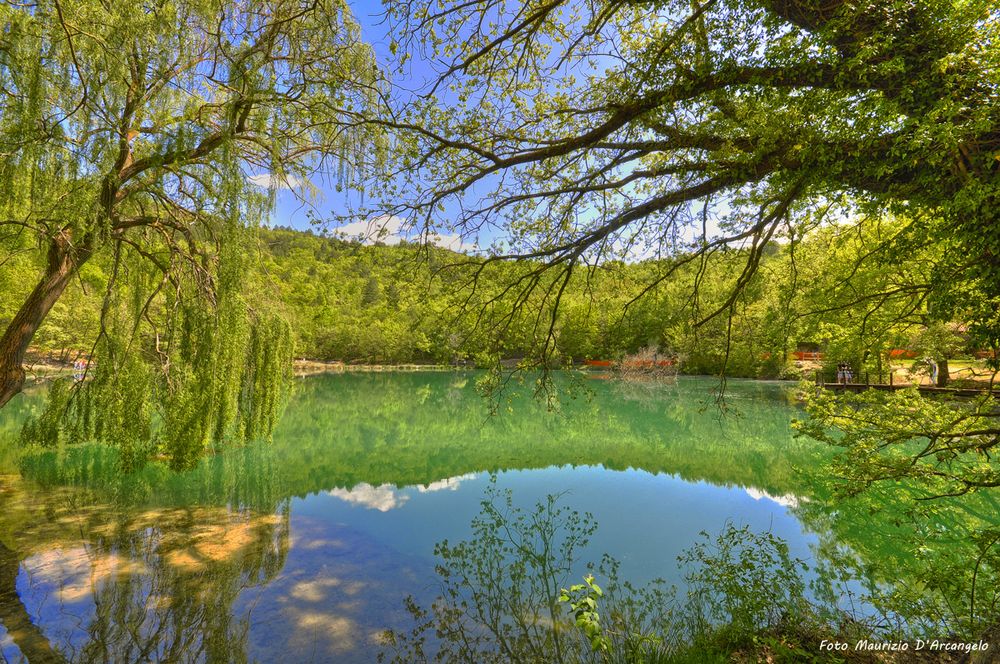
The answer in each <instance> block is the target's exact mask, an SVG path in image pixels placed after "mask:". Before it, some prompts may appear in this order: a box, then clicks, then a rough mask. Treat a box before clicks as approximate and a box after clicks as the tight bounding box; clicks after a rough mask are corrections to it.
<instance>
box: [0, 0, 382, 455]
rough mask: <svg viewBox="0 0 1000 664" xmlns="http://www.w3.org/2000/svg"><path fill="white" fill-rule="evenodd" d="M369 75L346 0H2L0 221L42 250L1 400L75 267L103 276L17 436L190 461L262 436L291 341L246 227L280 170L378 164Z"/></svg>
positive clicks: (6, 357) (3, 338)
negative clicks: (87, 340)
mask: <svg viewBox="0 0 1000 664" xmlns="http://www.w3.org/2000/svg"><path fill="white" fill-rule="evenodd" d="M381 86H382V80H381V77H380V74H379V71H378V68H377V66H376V62H375V58H374V54H373V52H372V49H371V48H370V47H369V46H368V45H366V44H365V43H364V42H363V41H362V40H361V36H360V28H359V26H358V25H357V23H356V22H355V21H354V19H353V17H352V16H351V13H350V10H349V8H348V6H347V4H346V3H345V2H344V1H343V0H310V2H306V3H303V2H301V1H300V0H245V1H243V0H241V1H240V2H233V1H232V0H164V1H162V2H154V3H134V2H100V3H98V2H93V0H58V1H54V0H38V1H37V2H31V3H0V88H2V91H3V93H2V94H0V238H16V240H17V243H18V244H17V246H18V247H19V248H21V249H23V251H24V252H27V253H30V254H31V257H32V259H33V264H34V266H35V267H36V268H37V269H36V270H35V273H34V274H33V275H32V277H31V278H32V281H33V282H34V284H35V285H34V287H33V288H31V289H30V290H27V289H26V290H25V293H24V294H23V295H21V296H20V297H19V298H18V300H19V302H17V303H14V305H13V306H11V307H8V309H9V310H10V311H12V312H13V315H12V316H11V317H10V319H9V320H5V321H3V323H4V327H3V328H2V329H0V407H2V406H3V405H4V404H5V403H7V402H8V401H9V400H10V399H12V398H13V397H14V396H15V395H16V394H17V393H18V392H20V391H21V389H22V387H23V385H24V381H25V371H24V363H25V357H26V353H27V351H28V348H29V346H30V345H31V344H32V342H33V338H34V337H35V335H36V333H37V331H38V330H39V329H40V327H41V326H42V325H43V323H44V322H45V320H46V317H47V316H48V315H49V313H50V311H51V310H52V308H53V306H54V305H55V304H56V303H57V302H58V300H59V298H60V297H61V295H62V293H63V292H64V290H65V289H66V288H67V286H68V284H70V283H72V282H73V281H74V279H76V278H78V276H79V275H80V270H81V268H82V267H83V266H84V265H86V264H88V263H91V264H92V263H97V264H99V265H100V266H101V267H102V268H104V269H105V270H106V271H107V274H108V275H109V279H108V283H107V288H106V290H105V293H104V297H103V303H102V310H101V315H100V333H99V335H98V338H97V339H96V342H95V344H94V347H93V352H92V359H93V362H94V364H93V366H92V368H91V369H90V371H89V372H88V373H89V375H88V378H87V380H84V381H82V382H77V383H72V382H57V383H55V384H54V385H53V388H52V393H51V396H50V401H49V405H48V407H47V409H46V410H45V412H43V413H41V414H40V415H39V416H38V417H37V418H36V419H34V420H32V421H31V422H30V423H29V424H28V425H26V426H25V429H24V438H25V440H26V441H28V442H33V443H37V444H47V445H52V444H58V443H61V442H80V441H86V440H101V441H104V442H107V443H109V444H112V445H115V446H116V447H117V448H118V449H119V450H120V451H121V459H122V463H123V465H124V466H126V467H135V466H136V465H137V464H140V463H142V462H143V460H145V459H147V458H149V457H150V456H151V455H162V456H164V457H165V458H167V459H169V461H170V464H171V465H172V466H173V467H175V468H183V467H187V466H190V465H191V464H192V463H194V462H195V460H196V459H197V458H198V457H199V456H200V455H202V454H203V453H204V452H205V451H206V450H207V449H209V448H210V447H211V446H212V445H214V444H216V443H218V444H223V443H225V442H233V441H240V440H247V439H249V438H260V437H266V436H268V435H269V433H270V431H271V429H272V428H273V426H274V423H275V421H276V419H277V416H278V413H279V411H280V409H281V404H282V402H283V398H284V394H285V392H286V386H287V384H288V377H289V376H288V374H289V370H290V367H289V360H290V358H291V346H290V335H289V330H288V326H287V324H285V323H284V322H283V321H282V320H281V316H280V311H279V310H278V308H276V307H275V306H273V305H272V304H270V302H269V298H268V296H267V293H266V292H265V291H266V289H264V288H263V287H262V286H261V284H257V283H250V282H248V281H247V280H248V276H247V275H249V274H252V273H253V272H254V271H253V270H249V269H247V267H248V266H247V263H246V261H248V260H249V259H250V257H251V256H252V254H253V251H252V249H253V247H252V240H253V238H254V234H255V231H254V229H255V228H257V227H258V226H259V225H260V224H262V223H264V222H265V221H266V220H267V219H268V218H269V216H270V211H271V210H272V209H273V207H274V202H275V192H276V189H277V188H278V187H279V186H280V187H284V186H289V185H291V186H294V187H296V188H297V192H298V195H299V196H300V197H303V198H305V197H308V196H309V195H310V194H311V193H312V192H314V191H315V188H314V187H313V185H312V184H310V178H312V177H316V176H317V173H318V175H319V177H321V178H322V177H327V176H331V175H333V174H334V171H335V170H336V171H337V172H339V173H340V176H341V178H346V177H348V176H349V175H350V174H351V173H354V172H355V171H357V172H358V173H360V172H362V171H364V170H366V169H368V168H375V167H376V166H377V165H378V164H379V163H380V162H381V160H382V155H384V153H385V150H386V147H387V143H386V140H385V137H384V131H383V130H382V129H380V128H377V127H367V126H364V125H363V123H361V122H359V121H358V118H359V114H361V113H363V112H367V111H368V110H369V109H372V108H374V107H379V108H380V107H381V105H382V102H381V99H382V98H383V95H382V90H381ZM262 183H263V185H262ZM5 304H7V303H6V302H5ZM81 341H82V340H81Z"/></svg>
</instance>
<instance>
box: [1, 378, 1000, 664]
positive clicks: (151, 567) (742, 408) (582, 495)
mask: <svg viewBox="0 0 1000 664" xmlns="http://www.w3.org/2000/svg"><path fill="white" fill-rule="evenodd" d="M590 387H591V389H592V393H591V395H590V396H589V397H584V396H578V398H576V399H573V400H569V401H567V402H566V403H564V404H563V406H562V407H561V409H560V410H559V412H557V413H549V412H546V410H545V407H544V406H543V405H542V404H539V403H537V402H535V401H533V400H532V399H531V397H530V394H521V395H513V396H511V399H510V401H509V404H507V405H509V407H510V409H511V413H508V414H506V415H504V416H502V417H500V418H498V419H494V420H488V419H487V417H486V405H485V404H484V403H483V402H482V400H481V399H480V397H479V395H478V394H477V392H476V390H475V381H474V376H472V375H469V376H464V375H453V374H401V375H389V374H367V375H338V376H320V377H315V378H311V379H307V380H305V381H303V382H302V383H301V385H300V389H299V390H298V393H297V394H296V396H295V398H294V400H293V401H292V403H291V404H290V406H289V409H288V411H287V413H286V415H285V417H284V419H283V420H282V422H281V424H280V426H279V428H278V430H277V431H276V432H275V439H274V442H273V444H264V443H261V444H253V445H248V446H246V447H242V448H237V449H229V450H226V451H225V452H224V453H220V454H218V455H215V456H212V457H209V458H206V459H205V460H204V461H203V462H202V463H201V464H199V466H198V467H197V468H195V469H193V470H191V471H189V472H185V473H179V474H178V473H173V472H171V471H169V470H167V469H166V468H165V467H164V466H163V465H161V464H157V463H151V464H149V465H148V466H147V467H145V468H143V469H142V470H140V471H138V472H136V473H133V474H131V475H122V474H120V473H119V472H118V471H117V457H116V454H115V452H114V450H112V449H109V448H106V447H103V446H99V445H86V446H80V447H72V448H64V449H59V450H48V451H43V452H40V453H31V454H27V455H23V454H20V453H19V452H18V451H17V450H16V449H15V448H13V447H10V446H8V447H4V446H3V445H0V473H2V474H0V506H2V509H0V547H2V548H0V577H2V578H0V623H2V625H3V628H2V629H0V647H2V648H3V654H4V655H5V656H7V657H8V658H9V659H11V658H12V659H17V655H18V653H22V654H24V655H26V656H27V657H28V658H29V659H31V661H36V660H37V661H63V660H70V661H141V660H153V661H162V660H179V661H199V660H212V661H214V660H216V659H222V660H225V661H244V660H251V659H257V660H260V661H275V660H281V659H289V658H291V659H293V660H294V661H330V660H336V661H350V660H355V661H370V660H371V659H372V656H373V650H374V649H375V647H376V645H375V640H376V636H377V634H378V633H379V632H380V631H381V630H382V629H384V628H387V627H392V628H405V626H406V625H407V621H408V620H409V617H408V615H407V614H406V612H405V610H404V608H403V604H402V598H403V597H405V596H406V595H407V594H414V595H417V596H424V597H426V596H427V594H428V593H429V592H430V593H432V592H433V589H432V588H431V579H432V578H433V569H434V559H433V557H432V555H431V551H432V549H433V544H434V542H436V541H439V540H441V539H444V538H446V537H448V538H455V539H457V538H462V537H465V536H467V532H468V524H469V522H470V520H471V518H472V516H473V515H474V514H475V513H476V512H477V511H478V509H479V500H480V499H481V497H482V488H483V485H484V483H485V482H486V477H487V476H488V473H491V472H493V473H500V475H501V481H502V482H503V483H505V486H510V487H512V488H513V489H514V491H515V495H517V496H520V497H522V498H523V499H524V501H526V502H529V503H531V502H534V501H535V500H537V499H538V498H539V497H541V496H544V495H545V493H550V492H557V491H563V490H567V491H570V492H571V493H570V494H569V496H567V500H568V501H570V502H571V503H572V504H573V506H574V507H575V508H577V509H581V510H591V511H593V512H595V514H597V520H598V522H599V524H600V526H601V529H600V531H599V535H600V536H601V539H600V540H599V541H598V543H597V544H596V546H595V550H594V551H593V552H592V553H593V555H591V558H592V559H594V560H596V559H599V556H600V553H601V552H603V551H608V552H610V553H612V554H615V555H617V556H619V557H620V558H622V559H623V565H624V566H625V567H624V569H627V570H633V571H636V570H638V571H637V572H636V578H638V579H644V578H652V577H653V576H660V575H662V576H670V575H671V573H673V572H676V565H675V560H676V556H677V554H678V553H679V552H680V551H681V550H683V549H684V548H686V547H688V546H689V545H690V544H691V542H692V541H693V539H694V538H695V537H696V536H697V533H698V532H699V531H701V530H709V531H710V532H717V531H718V529H719V528H720V527H721V526H722V525H723V524H725V523H726V522H727V521H731V522H735V523H739V524H742V523H747V524H751V525H754V526H755V527H757V526H759V527H760V528H761V529H768V528H772V529H774V531H775V532H777V533H778V534H780V535H782V536H783V537H786V538H788V539H790V540H791V542H790V543H791V545H792V548H793V553H794V554H795V555H799V556H808V555H810V552H809V547H810V545H811V546H812V547H813V554H814V556H815V557H816V558H817V559H821V560H834V559H837V558H838V557H839V558H841V559H842V558H843V557H844V555H845V552H849V555H850V556H853V557H854V559H856V560H857V568H858V569H859V570H861V569H862V568H865V569H867V568H868V567H870V566H871V565H870V563H872V561H898V562H896V563H893V564H896V567H895V568H893V569H891V570H890V571H889V573H890V574H892V573H898V574H900V575H903V574H912V573H922V572H920V570H917V569H915V567H914V562H913V561H914V557H913V556H912V555H907V554H908V549H907V545H906V543H905V541H904V539H905V537H909V536H913V535H914V534H917V535H920V534H923V535H926V534H927V532H926V531H927V530H928V529H930V528H931V526H930V525H928V524H931V523H936V522H935V521H934V520H933V519H927V518H924V519H923V520H921V518H920V517H917V516H913V517H912V518H910V517H907V516H905V515H906V514H907V513H906V509H907V508H906V507H905V505H904V504H903V502H902V499H901V498H898V497H897V501H896V502H895V503H893V502H892V501H888V502H886V503H883V504H880V506H879V509H881V510H882V511H880V512H878V513H877V514H873V513H872V509H873V505H872V504H864V503H839V504H837V505H834V503H833V502H832V500H831V492H830V490H829V488H828V487H827V486H826V485H825V484H824V483H823V482H822V481H821V480H820V478H818V476H817V473H816V472H815V471H816V470H817V469H819V468H820V467H821V465H822V462H823V460H824V459H825V458H827V457H828V456H829V454H830V451H829V450H828V449H826V448H824V447H821V446H818V445H816V444H814V443H812V442H811V441H808V440H806V439H797V438H794V437H793V436H792V435H791V432H790V430H789V426H788V423H789V420H790V418H791V417H792V416H793V414H794V410H793V409H792V408H790V407H789V399H790V398H791V397H790V396H789V393H790V392H789V390H787V389H785V388H782V387H781V386H776V385H767V384H757V383H741V382H731V383H730V384H729V400H730V406H731V409H730V411H729V415H727V416H726V417H720V416H719V413H718V411H717V410H715V409H713V408H712V407H711V405H710V404H711V399H712V394H711V390H712V388H713V387H715V383H714V381H711V380H697V379H694V380H686V379H682V380H680V381H679V382H678V383H677V384H676V385H669V386H661V387H659V388H655V389H654V388H653V387H650V386H645V385H643V386H639V387H636V386H621V385H617V384H614V383H608V382H605V381H594V383H593V384H592V385H591V386H590ZM528 391H529V390H526V392H528ZM706 406H708V407H706ZM36 407H37V402H33V401H32V400H31V399H21V400H20V401H19V402H17V404H16V405H15V408H13V409H12V408H8V409H5V410H4V411H2V412H0V437H2V436H3V435H4V434H5V433H10V432H13V431H16V428H17V420H18V419H19V418H20V417H23V415H24V413H25V412H26V411H30V410H31V409H32V408H36ZM18 408H19V409H21V410H17V409H18ZM9 438H10V436H8V439H9ZM970 504H971V503H970ZM970 509H971V508H970ZM983 509H984V510H985V512H984V513H983V515H980V516H979V517H977V518H978V519H979V521H978V522H977V523H979V522H981V521H982V520H983V519H988V518H993V519H994V520H995V518H996V516H995V515H996V514H997V513H1000V510H998V509H997V506H991V505H987V506H985V507H983ZM991 509H992V510H994V511H993V512H990V510H991ZM956 519H957V517H956ZM970 519H971V516H970V517H968V518H967V519H966V521H965V522H969V521H970ZM965 522H963V521H962V520H961V519H957V521H956V523H955V524H953V525H954V527H955V528H960V527H961V525H962V523H965ZM899 524H902V525H899ZM934 527H937V526H934ZM920 528H923V529H924V530H923V531H921V530H919V529H920ZM894 529H895V530H894ZM956 532H958V531H956ZM962 532H964V531H962ZM884 533H889V535H890V536H883V534H884ZM894 533H895V534H898V535H899V537H898V538H896V537H895V535H894ZM925 539H926V538H925ZM588 555H589V554H588ZM956 555H957V554H956ZM956 560H957V558H956ZM956 564H957V563H956ZM908 566H909V567H908ZM881 574H882V577H881V578H883V579H885V578H887V577H886V575H885V574H886V573H885V572H884V571H883V572H881ZM675 578H676V577H675ZM900 578H903V577H900Z"/></svg>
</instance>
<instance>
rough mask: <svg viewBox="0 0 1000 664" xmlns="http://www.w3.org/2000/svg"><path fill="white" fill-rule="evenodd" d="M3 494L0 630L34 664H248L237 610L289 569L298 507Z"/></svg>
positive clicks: (245, 620) (73, 493)
mask: <svg viewBox="0 0 1000 664" xmlns="http://www.w3.org/2000/svg"><path fill="white" fill-rule="evenodd" d="M0 487H2V490H3V495H4V503H5V509H4V512H3V513H2V514H0V542H2V543H0V607H2V608H0V622H2V623H3V626H4V627H5V629H6V630H7V638H8V639H9V641H10V642H13V644H14V645H15V646H16V647H17V649H18V650H20V652H21V653H22V654H23V655H24V656H25V657H27V659H28V660H29V661H31V662H36V661H39V662H60V661H72V662H137V661H247V655H246V645H247V635H248V633H249V617H250V616H249V611H247V612H246V614H245V615H242V616H240V615H237V614H236V613H234V610H233V609H234V601H235V600H236V598H237V596H238V595H240V593H241V592H242V591H243V590H245V589H248V588H254V587H258V586H260V587H262V586H263V585H266V584H267V583H268V582H270V581H271V580H272V579H273V578H274V577H275V576H276V575H277V574H278V573H279V572H280V570H281V568H282V567H283V566H284V563H285V558H286V555H287V551H288V546H289V515H290V511H289V507H290V501H289V500H288V499H285V500H282V501H280V502H279V503H278V504H277V505H276V506H275V509H274V510H273V511H270V512H262V511H259V510H253V509H248V508H232V507H226V506H223V507H199V506H190V507H178V508H160V509H133V510H122V509H121V508H120V506H114V505H112V504H111V503H108V502H106V501H105V502H102V501H101V500H100V498H99V497H98V496H96V495H94V494H93V492H90V491H83V490H73V489H65V490H60V491H45V492H39V491H37V490H34V491H33V490H32V489H31V488H29V486H28V485H27V484H26V483H25V482H24V481H22V480H21V479H20V478H18V477H16V476H13V477H12V476H4V477H3V478H2V479H0ZM36 625H41V626H42V627H36Z"/></svg>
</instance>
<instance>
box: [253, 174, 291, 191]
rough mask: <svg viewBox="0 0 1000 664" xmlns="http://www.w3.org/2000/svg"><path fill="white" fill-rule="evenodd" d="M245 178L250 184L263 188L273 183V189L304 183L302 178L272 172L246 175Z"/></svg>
mask: <svg viewBox="0 0 1000 664" xmlns="http://www.w3.org/2000/svg"><path fill="white" fill-rule="evenodd" d="M247 180H249V181H250V183H251V184H255V185H257V186H258V187H262V188H264V189H268V188H270V187H271V186H272V185H274V188H275V189H297V188H299V187H301V186H302V185H304V184H305V181H304V180H301V179H299V178H297V177H295V176H294V175H285V176H280V177H275V176H274V175H273V174H272V173H258V174H256V175H248V176H247Z"/></svg>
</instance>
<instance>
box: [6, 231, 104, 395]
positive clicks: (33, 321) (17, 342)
mask: <svg viewBox="0 0 1000 664" xmlns="http://www.w3.org/2000/svg"><path fill="white" fill-rule="evenodd" d="M90 254H91V248H90V243H89V242H88V241H84V243H82V245H81V246H78V247H74V246H73V244H72V242H71V237H70V235H69V233H68V232H66V231H63V232H62V233H60V234H59V235H57V236H56V237H55V238H53V240H52V245H51V246H50V247H49V261H48V265H47V266H46V268H45V275H44V276H43V277H42V279H41V281H39V282H38V285H37V286H35V289H34V290H33V291H31V295H29V296H28V298H27V299H26V300H25V301H24V304H22V305H21V308H20V309H18V311H17V313H16V314H15V315H14V318H13V319H12V320H11V321H10V324H9V325H8V326H7V330H6V331H5V332H4V334H3V337H2V338H0V407H2V406H3V405H4V404H6V403H7V402H8V401H10V400H11V399H12V398H14V395H16V394H17V393H19V392H20V391H21V388H22V387H23V386H24V354H25V352H26V351H27V350H28V345H29V344H30V343H31V340H32V339H33V338H34V336H35V332H37V331H38V328H39V327H41V325H42V321H44V320H45V316H47V315H48V313H49V311H50V310H51V309H52V305H54V304H55V303H56V301H57V300H58V299H59V296H60V295H62V293H63V291H64V290H66V286H67V285H68V284H69V282H70V280H71V279H72V278H73V275H74V274H76V271H77V269H79V267H80V265H82V264H83V263H84V262H85V261H86V260H87V259H88V258H90Z"/></svg>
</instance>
